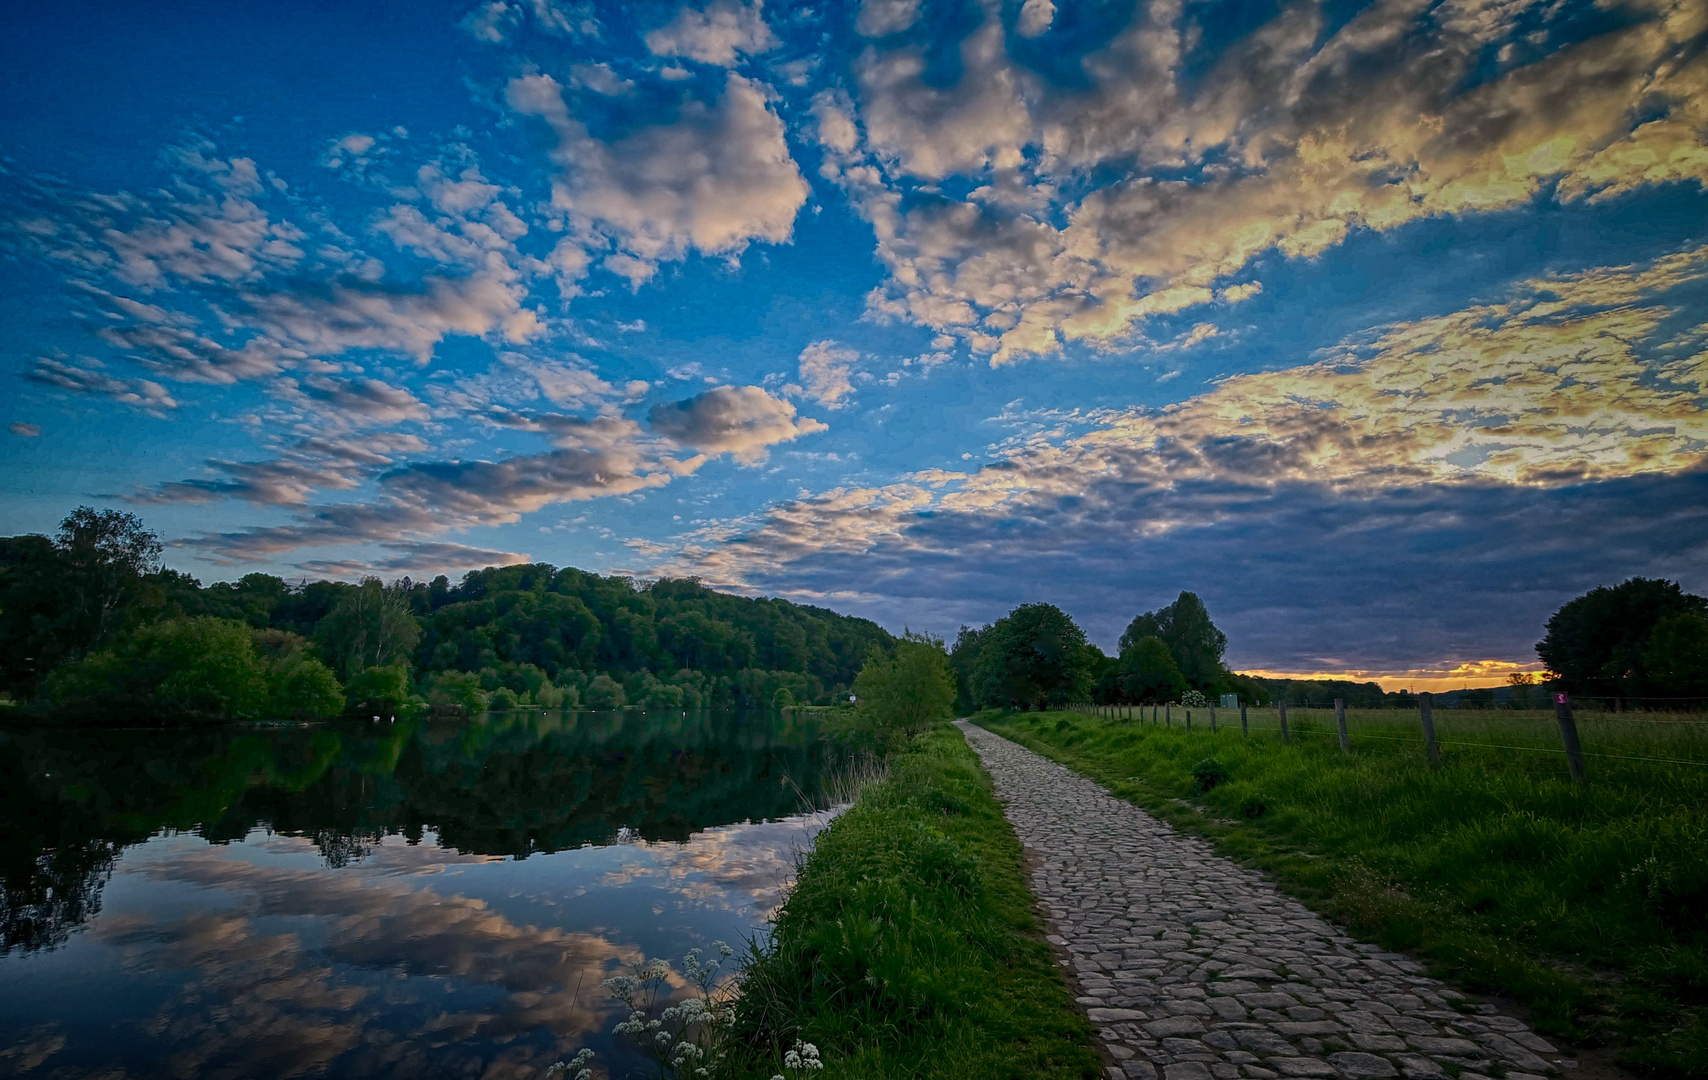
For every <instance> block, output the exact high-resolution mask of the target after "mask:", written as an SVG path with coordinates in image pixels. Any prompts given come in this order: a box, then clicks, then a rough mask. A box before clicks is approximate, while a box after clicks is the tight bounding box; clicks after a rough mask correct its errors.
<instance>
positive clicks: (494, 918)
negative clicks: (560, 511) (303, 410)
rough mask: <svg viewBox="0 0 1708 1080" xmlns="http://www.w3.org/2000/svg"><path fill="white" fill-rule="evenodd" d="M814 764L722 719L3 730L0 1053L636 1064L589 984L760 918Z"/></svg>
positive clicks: (786, 736)
mask: <svg viewBox="0 0 1708 1080" xmlns="http://www.w3.org/2000/svg"><path fill="white" fill-rule="evenodd" d="M825 757H826V749H825V746H824V744H823V743H821V742H819V741H818V740H817V739H816V737H815V733H814V732H813V731H811V730H810V729H805V728H800V727H797V726H795V725H793V724H791V723H789V722H787V721H782V720H777V719H772V718H763V717H760V718H752V717H749V718H740V717H734V716H729V715H722V716H718V715H711V716H701V717H681V716H675V717H666V718H658V717H652V718H648V717H640V716H637V715H634V714H614V715H604V716H595V717H587V716H582V717H575V716H573V715H572V716H569V717H567V718H566V717H545V718H541V717H538V716H531V717H519V718H516V719H513V720H508V721H504V722H493V723H484V724H475V725H467V726H429V725H419V726H408V725H398V726H397V727H395V728H387V729H384V730H376V729H373V728H370V727H366V726H356V727H347V728H320V729H300V730H292V731H284V732H259V731H247V732H221V733H206V732H203V733H160V732H118V733H101V734H88V733H84V734H80V735H72V734H68V733H49V732H10V733H5V734H0V823H3V824H4V826H5V828H4V830H3V832H4V839H3V840H0V905H3V906H0V916H3V918H4V927H5V946H6V949H7V950H8V951H7V953H6V954H5V955H3V956H0V1073H18V1074H27V1075H30V1076H56V1077H58V1076H64V1077H85V1076H97V1075H99V1076H115V1077H116V1076H146V1075H169V1076H201V1075H215V1074H217V1075H225V1076H294V1075H301V1074H305V1073H311V1072H312V1073H314V1074H316V1075H334V1076H392V1075H403V1074H405V1073H407V1074H409V1075H412V1076H438V1075H453V1074H454V1075H470V1076H493V1077H499V1076H518V1077H520V1076H538V1075H540V1073H541V1071H542V1070H543V1068H544V1066H545V1065H546V1064H548V1063H549V1062H550V1061H552V1060H554V1059H555V1057H556V1056H558V1055H560V1054H563V1053H565V1052H567V1051H570V1050H573V1048H574V1047H575V1046H577V1045H580V1044H581V1043H583V1042H589V1043H590V1044H592V1045H594V1046H595V1047H596V1048H598V1049H600V1050H602V1052H604V1053H606V1054H610V1053H612V1052H613V1050H616V1056H617V1058H618V1060H619V1061H620V1060H621V1059H622V1058H623V1054H622V1053H621V1051H620V1049H617V1048H613V1047H611V1046H610V1045H609V1039H608V1037H607V1036H606V1034H605V1033H606V1032H608V1030H609V1027H610V1025H611V1024H612V1023H613V1022H614V1019H615V1018H614V1017H612V1016H611V1015H609V1013H608V1011H607V1008H606V1005H605V1001H604V997H603V994H602V992H601V991H600V990H599V989H598V984H599V982H600V980H601V979H603V978H604V977H605V976H606V975H607V974H609V973H610V972H611V971H612V970H614V969H616V968H617V967H619V966H621V965H623V964H626V963H630V962H633V961H634V960H637V959H639V958H640V957H641V956H642V955H656V954H660V953H665V954H670V955H678V954H680V953H681V952H682V951H684V950H685V949H687V948H688V947H690V946H692V945H696V944H700V945H703V944H705V943H707V942H709V941H710V940H712V939H714V938H725V939H728V940H732V941H738V940H740V939H741V938H743V937H744V936H746V935H747V934H748V933H750V932H752V931H753V930H754V929H755V928H757V927H759V926H760V925H761V924H762V922H763V920H764V918H765V917H766V915H767V914H768V913H769V912H770V910H771V909H772V908H774V907H775V905H776V904H777V903H778V902H779V901H780V899H781V896H782V890H783V889H784V887H785V886H786V884H787V882H788V880H789V879H790V877H791V875H792V873H793V867H794V858H795V855H796V853H797V852H798V851H799V850H800V849H802V848H804V847H805V846H806V845H807V844H808V843H810V839H811V836H812V835H813V833H815V832H816V831H817V829H818V828H820V827H822V824H823V820H822V819H821V818H819V817H816V816H804V817H803V816H800V815H797V814H794V812H795V811H798V810H799V809H800V806H801V794H800V792H798V791H797V790H796V787H797V786H799V787H800V788H802V789H805V790H806V791H807V792H811V791H813V790H815V789H816V786H817V784H818V781H819V778H820V776H821V775H822V772H823V770H824V767H825ZM767 819H770V820H767ZM613 841H620V842H613ZM115 1036H117V1037H115Z"/></svg>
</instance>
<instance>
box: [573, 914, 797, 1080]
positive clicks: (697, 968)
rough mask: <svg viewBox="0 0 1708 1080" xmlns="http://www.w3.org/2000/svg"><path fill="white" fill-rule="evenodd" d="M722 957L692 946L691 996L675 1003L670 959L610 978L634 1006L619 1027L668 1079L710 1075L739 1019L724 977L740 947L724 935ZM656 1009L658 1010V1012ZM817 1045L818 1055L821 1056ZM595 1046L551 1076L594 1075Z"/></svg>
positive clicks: (687, 970) (687, 973)
mask: <svg viewBox="0 0 1708 1080" xmlns="http://www.w3.org/2000/svg"><path fill="white" fill-rule="evenodd" d="M712 947H713V948H714V949H716V950H717V953H718V955H717V957H716V958H712V959H708V958H707V957H706V955H705V953H704V952H703V951H702V950H700V949H697V948H696V949H689V950H688V954H687V955H686V956H684V957H683V958H682V975H683V978H684V979H685V981H686V982H687V983H688V986H689V987H690V993H689V996H687V997H685V998H683V999H682V1000H681V1001H678V1002H675V1003H674V1004H665V1006H664V1008H662V1009H660V1008H659V1005H660V1004H661V1003H665V1002H668V1001H669V999H670V996H671V995H670V974H671V966H670V963H669V961H667V960H661V959H658V958H656V957H655V958H653V959H650V960H642V961H641V962H640V963H638V964H636V965H634V966H633V967H631V968H630V969H629V971H628V972H626V973H625V974H622V975H613V976H612V977H611V978H609V979H606V980H605V984H604V985H605V989H606V990H608V991H610V994H611V997H612V998H613V999H615V1000H616V1001H617V1002H619V1003H620V1004H622V1005H623V1006H624V1007H625V1008H626V1009H628V1011H629V1015H628V1018H627V1019H625V1020H623V1021H622V1022H621V1023H619V1024H618V1025H617V1026H616V1028H614V1029H613V1030H614V1031H615V1032H616V1033H617V1034H618V1035H621V1036H624V1037H626V1038H629V1039H632V1040H633V1041H634V1042H635V1044H636V1045H637V1046H639V1047H640V1049H641V1050H642V1051H643V1052H644V1053H645V1054H646V1055H647V1056H648V1057H650V1058H652V1060H653V1062H654V1063H655V1064H656V1065H657V1066H658V1074H659V1076H660V1077H664V1078H666V1080H676V1078H681V1077H690V1076H694V1077H709V1076H711V1075H712V1073H713V1071H714V1070H715V1069H716V1068H717V1066H718V1063H719V1062H720V1061H721V1060H722V1058H723V1051H724V1040H725V1038H726V1037H727V1036H728V1033H729V1026H730V1023H731V1022H732V1021H733V1020H734V1019H735V1010H734V1004H733V1000H734V992H733V987H732V985H731V984H732V981H733V980H731V979H728V978H721V977H720V976H721V975H722V973H723V964H724V961H726V960H728V959H729V958H730V957H731V956H732V955H734V953H735V950H734V949H731V948H730V947H729V946H728V945H726V944H724V943H723V942H721V941H716V942H713V943H712ZM655 1014H656V1015H655ZM817 1053H818V1052H817V1051H816V1050H814V1051H813V1055H814V1057H813V1059H814V1061H816V1060H817ZM592 1060H593V1051H591V1050H586V1049H583V1050H581V1051H580V1052H579V1053H577V1054H576V1055H575V1057H573V1058H571V1059H570V1060H569V1061H560V1062H557V1063H556V1064H554V1065H553V1066H552V1067H551V1068H550V1069H547V1070H546V1075H547V1076H548V1077H550V1078H551V1080H592V1077H593V1071H592V1069H591V1068H589V1063H590V1062H591V1061H592Z"/></svg>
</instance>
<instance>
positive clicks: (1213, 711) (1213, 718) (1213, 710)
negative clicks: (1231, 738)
mask: <svg viewBox="0 0 1708 1080" xmlns="http://www.w3.org/2000/svg"><path fill="white" fill-rule="evenodd" d="M1215 733H1216V707H1215V706H1214V705H1212V706H1210V734H1212V735H1214V734H1215Z"/></svg>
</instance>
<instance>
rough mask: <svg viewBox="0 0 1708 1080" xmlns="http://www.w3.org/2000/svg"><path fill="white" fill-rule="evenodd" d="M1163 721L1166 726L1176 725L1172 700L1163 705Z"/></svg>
mask: <svg viewBox="0 0 1708 1080" xmlns="http://www.w3.org/2000/svg"><path fill="white" fill-rule="evenodd" d="M1162 723H1163V726H1164V727H1173V726H1174V702H1172V701H1171V702H1169V703H1168V704H1167V705H1164V706H1163V707H1162Z"/></svg>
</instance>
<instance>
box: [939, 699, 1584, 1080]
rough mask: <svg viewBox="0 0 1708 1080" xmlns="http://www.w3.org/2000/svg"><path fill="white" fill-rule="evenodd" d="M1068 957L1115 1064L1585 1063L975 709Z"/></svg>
mask: <svg viewBox="0 0 1708 1080" xmlns="http://www.w3.org/2000/svg"><path fill="white" fill-rule="evenodd" d="M957 726H958V727H960V729H961V730H962V732H964V733H965V734H966V737H967V741H968V742H969V743H971V744H972V747H973V749H974V750H975V751H977V753H978V755H979V758H980V759H981V760H982V761H983V762H984V766H985V769H986V770H988V771H989V773H990V775H991V778H992V780H994V781H995V784H996V791H997V795H998V796H999V797H1000V798H1001V799H1002V801H1003V803H1004V805H1005V807H1006V810H1007V814H1008V820H1009V821H1010V822H1011V823H1012V824H1013V826H1014V830H1015V832H1016V833H1017V834H1019V837H1020V842H1021V843H1022V844H1024V845H1025V846H1026V847H1027V848H1028V849H1030V850H1031V852H1032V854H1033V856H1034V857H1035V858H1036V860H1037V863H1038V865H1037V869H1036V870H1034V872H1033V874H1032V888H1033V891H1034V892H1035V893H1036V894H1037V896H1038V899H1039V900H1040V902H1041V903H1042V904H1043V906H1044V909H1045V910H1046V911H1047V912H1048V913H1049V916H1050V919H1051V921H1052V922H1053V924H1054V925H1053V926H1052V927H1051V931H1052V932H1051V934H1050V936H1049V937H1050V941H1051V942H1052V943H1053V944H1055V945H1056V946H1058V947H1059V948H1061V949H1063V950H1065V951H1066V952H1067V953H1068V954H1069V955H1070V956H1071V958H1072V959H1071V961H1069V963H1071V965H1072V968H1073V975H1074V977H1075V981H1076V982H1077V984H1078V990H1079V994H1080V997H1079V1002H1080V1004H1081V1005H1083V1006H1085V1010H1086V1014H1087V1015H1088V1016H1089V1017H1090V1018H1091V1021H1092V1023H1093V1024H1094V1025H1096V1026H1097V1027H1098V1028H1099V1034H1100V1036H1101V1038H1102V1042H1103V1047H1104V1049H1105V1050H1107V1051H1108V1054H1109V1057H1110V1058H1112V1059H1113V1060H1114V1061H1116V1062H1117V1065H1115V1066H1112V1067H1110V1068H1109V1070H1108V1071H1109V1076H1110V1078H1111V1080H1128V1078H1138V1080H1234V1078H1237V1077H1241V1076H1247V1077H1254V1078H1259V1080H1271V1078H1274V1077H1323V1078H1333V1080H1339V1078H1343V1077H1344V1078H1346V1080H1376V1078H1388V1077H1394V1078H1404V1080H1447V1077H1448V1076H1450V1075H1452V1074H1455V1073H1456V1074H1457V1075H1458V1076H1459V1077H1460V1080H1480V1078H1482V1077H1489V1076H1492V1075H1494V1074H1496V1073H1502V1074H1504V1076H1505V1077H1506V1078H1507V1080H1531V1078H1535V1077H1538V1076H1540V1075H1541V1074H1546V1073H1551V1072H1555V1071H1557V1069H1558V1068H1559V1067H1561V1066H1562V1065H1563V1067H1566V1068H1570V1067H1571V1066H1572V1065H1573V1064H1575V1063H1573V1062H1569V1061H1562V1059H1561V1056H1560V1054H1559V1052H1558V1051H1557V1050H1555V1048H1554V1047H1553V1046H1551V1045H1549V1044H1548V1042H1547V1041H1546V1040H1544V1039H1542V1038H1541V1037H1540V1036H1538V1035H1537V1034H1536V1033H1535V1032H1533V1031H1531V1030H1530V1029H1529V1028H1528V1027H1526V1026H1525V1025H1524V1024H1523V1023H1522V1022H1521V1021H1519V1020H1516V1019H1514V1018H1512V1017H1509V1016H1503V1015H1501V1014H1500V1013H1499V1012H1497V1011H1495V1009H1494V1007H1493V1006H1491V1005H1478V1006H1474V1007H1472V1011H1470V1012H1468V1013H1466V1012H1461V1011H1459V1010H1458V1009H1455V1008H1454V1003H1456V1002H1457V1003H1460V1004H1461V1005H1463V1004H1464V1003H1465V1002H1466V999H1465V998H1464V996H1463V995H1461V994H1459V993H1457V992H1456V991H1454V990H1452V989H1450V988H1448V987H1447V986H1446V985H1444V984H1442V983H1440V982H1438V981H1436V980H1434V979H1430V978H1427V977H1425V976H1424V975H1423V974H1422V968H1421V966H1420V965H1418V964H1417V963H1416V962H1415V961H1413V960H1411V959H1409V958H1407V957H1405V956H1402V955H1400V954H1398V953H1388V952H1382V951H1380V950H1379V949H1378V948H1377V947H1376V946H1374V945H1363V944H1360V943H1358V942H1357V941H1355V940H1354V939H1353V938H1352V937H1351V936H1349V935H1348V934H1347V933H1346V932H1345V931H1343V930H1341V929H1340V928H1339V927H1337V926H1334V925H1331V924H1330V923H1327V922H1324V921H1323V920H1322V919H1321V918H1318V917H1317V916H1316V915H1314V914H1312V913H1311V912H1310V910H1308V909H1307V908H1305V907H1304V906H1303V905H1302V904H1300V903H1299V902H1298V901H1296V900H1293V899H1291V898H1290V897H1287V896H1284V895H1283V894H1282V893H1280V892H1279V891H1278V890H1277V889H1276V888H1275V886H1274V885H1272V884H1270V883H1269V882H1268V881H1267V880H1265V879H1264V878H1263V877H1262V876H1260V875H1259V874H1257V873H1255V872H1253V871H1251V870H1248V869H1246V868H1244V867H1242V866H1239V865H1237V864H1235V863H1232V862H1230V861H1228V860H1227V859H1225V858H1222V857H1221V856H1219V855H1216V854H1215V853H1214V851H1213V850H1212V849H1211V847H1210V845H1209V844H1208V843H1206V842H1205V841H1203V840H1200V839H1197V838H1196V837H1190V836H1185V835H1182V834H1181V833H1179V832H1176V831H1175V830H1174V829H1173V828H1171V827H1170V826H1169V825H1167V824H1165V823H1164V822H1161V821H1158V820H1157V819H1156V818H1153V817H1151V816H1150V815H1149V814H1147V813H1145V812H1144V811H1143V810H1141V809H1139V808H1138V807H1137V806H1134V805H1133V804H1132V803H1129V802H1127V801H1126V800H1124V799H1117V798H1115V797H1114V796H1112V795H1110V794H1109V793H1108V792H1107V791H1105V790H1103V788H1101V787H1099V786H1098V785H1097V784H1096V783H1094V782H1092V781H1091V780H1088V779H1086V778H1085V777H1083V776H1080V775H1079V774H1077V773H1075V772H1072V771H1071V770H1069V769H1066V768H1064V767H1062V766H1061V765H1058V764H1056V763H1055V762H1053V761H1050V760H1048V759H1046V758H1043V757H1040V756H1039V755H1037V754H1035V753H1033V752H1032V751H1030V750H1027V749H1026V748H1025V747H1022V746H1020V745H1018V744H1017V743H1013V742H1010V741H1009V740H1007V739H1004V738H1002V737H1001V736H1000V735H994V734H992V733H990V732H988V731H985V730H984V729H983V728H980V727H976V726H974V725H972V724H970V723H967V722H965V721H960V722H958V723H957Z"/></svg>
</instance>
